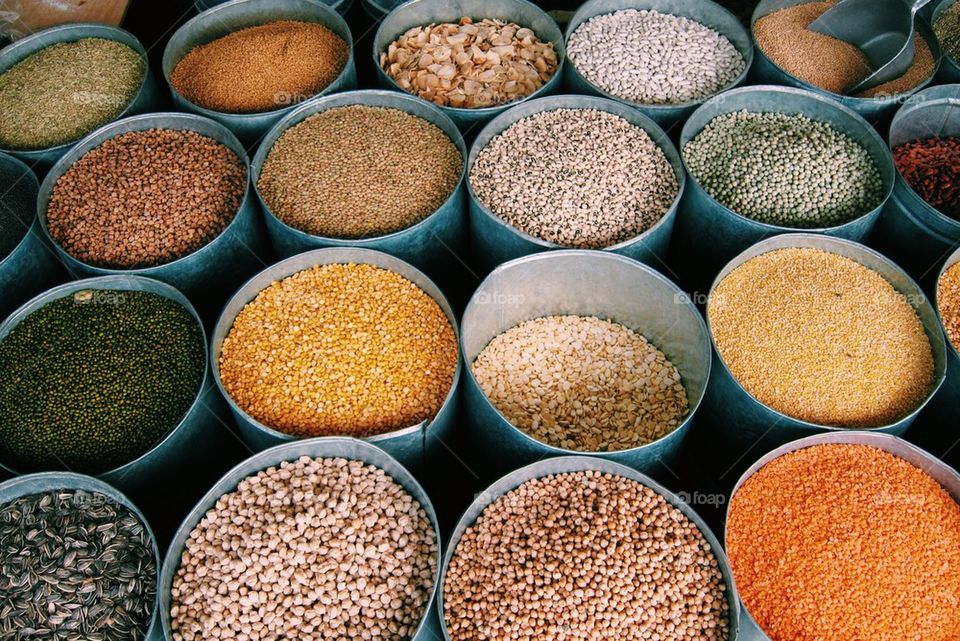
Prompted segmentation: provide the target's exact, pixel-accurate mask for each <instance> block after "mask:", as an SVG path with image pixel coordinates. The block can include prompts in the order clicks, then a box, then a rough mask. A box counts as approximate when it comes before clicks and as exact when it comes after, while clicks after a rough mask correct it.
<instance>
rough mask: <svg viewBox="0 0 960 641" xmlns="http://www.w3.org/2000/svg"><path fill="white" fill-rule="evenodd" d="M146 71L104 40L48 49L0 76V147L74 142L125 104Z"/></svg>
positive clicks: (135, 57)
mask: <svg viewBox="0 0 960 641" xmlns="http://www.w3.org/2000/svg"><path fill="white" fill-rule="evenodd" d="M145 70H146V67H145V64H144V61H143V59H142V58H141V57H140V54H139V53H138V52H137V51H135V50H134V49H131V48H130V47H128V46H127V45H125V44H123V43H121V42H116V41H114V40H106V39H104V38H84V39H83V40H77V41H76V42H64V43H58V44H54V45H50V46H49V47H46V48H45V49H41V50H40V51H38V52H37V53H35V54H33V55H31V56H29V57H27V58H24V59H23V60H21V61H20V62H18V63H17V64H15V65H14V66H13V67H11V68H10V69H8V70H7V71H5V72H4V73H2V74H0V104H2V105H3V110H2V111H0V146H2V147H5V148H7V149H45V148H48V147H55V146H57V145H62V144H65V143H68V142H72V141H74V140H77V139H78V138H80V137H82V136H84V135H85V134H87V133H89V132H91V131H93V130H94V129H96V128H97V127H100V126H101V125H104V124H106V123H108V122H110V121H111V120H113V119H114V118H116V117H117V116H119V115H120V113H121V112H122V111H123V110H124V109H125V108H126V107H127V105H128V104H130V101H131V100H133V98H134V96H135V95H136V93H137V90H138V89H139V88H140V83H141V82H142V80H143V75H144V73H145Z"/></svg>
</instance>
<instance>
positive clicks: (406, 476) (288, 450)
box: [158, 437, 441, 641]
mask: <svg viewBox="0 0 960 641" xmlns="http://www.w3.org/2000/svg"><path fill="white" fill-rule="evenodd" d="M301 457H310V458H344V459H347V460H348V461H360V462H362V463H365V464H367V465H372V466H375V467H377V468H379V469H381V470H383V471H384V472H385V473H386V474H387V475H388V476H390V477H391V478H392V479H393V480H394V481H395V482H396V483H397V484H399V485H400V486H401V487H402V488H403V489H404V490H406V492H407V493H409V494H410V496H411V497H412V498H413V499H415V500H416V501H417V502H418V503H419V504H420V505H421V506H422V508H423V510H424V511H425V512H426V514H427V517H428V519H429V521H430V524H431V525H432V528H433V531H434V534H435V537H436V541H437V550H436V566H437V568H436V573H435V575H434V576H435V577H436V578H435V580H434V582H433V588H432V590H431V593H430V600H429V602H428V606H427V607H426V610H425V612H424V614H423V616H422V617H421V620H420V622H419V624H418V626H417V628H416V632H415V634H413V635H412V636H411V641H431V640H432V639H437V638H439V636H440V633H439V630H438V629H437V627H436V626H437V624H438V622H437V616H436V614H435V612H434V610H433V608H434V607H435V603H436V601H435V599H434V597H433V595H434V593H435V592H436V584H437V582H438V580H439V574H440V558H441V546H440V532H439V525H438V523H437V516H436V513H435V512H434V509H433V505H432V503H431V501H430V497H429V496H428V495H427V493H426V492H425V491H424V489H423V488H422V487H421V485H420V484H419V483H418V482H417V480H416V479H415V478H414V477H413V475H412V474H410V472H408V471H407V469H406V468H405V467H404V466H403V465H402V464H401V463H400V462H398V461H397V460H396V459H395V458H394V457H392V456H390V455H389V454H388V453H387V452H385V451H384V450H382V449H380V448H379V447H376V446H374V445H371V444H370V443H366V442H363V441H359V440H357V439H352V438H335V437H325V438H315V439H308V440H303V441H298V442H296V443H286V444H283V445H277V446H275V447H272V448H270V449H267V450H265V451H263V452H260V453H258V454H254V455H253V456H251V457H250V458H248V459H247V460H245V461H243V462H242V463H240V464H239V465H237V466H236V467H234V468H233V469H232V470H230V471H229V472H227V473H226V474H225V475H224V476H223V478H221V479H220V480H219V481H218V482H217V483H216V484H215V485H214V486H213V487H212V488H211V489H210V491H209V492H207V493H206V494H205V495H204V496H203V498H202V499H200V501H199V502H198V503H197V505H196V507H194V508H193V510H192V511H191V512H190V513H189V514H188V515H187V517H186V518H185V519H184V521H183V524H182V525H181V526H180V529H179V530H178V531H177V534H176V536H175V537H174V538H173V541H172V543H171V544H170V548H169V550H168V551H167V556H166V559H167V561H166V563H165V564H164V566H163V570H162V571H161V574H160V589H159V591H158V594H159V601H160V606H159V607H160V620H161V622H162V627H163V631H164V634H165V635H166V638H168V639H172V638H173V636H172V628H171V615H170V608H171V605H172V598H171V589H172V587H173V583H174V577H175V575H176V573H177V570H178V569H179V567H180V562H181V557H182V555H183V553H184V549H185V546H186V543H187V540H188V539H189V537H190V534H191V532H192V531H193V529H194V527H196V526H197V524H198V523H200V521H201V520H202V519H203V517H204V515H205V514H206V513H207V512H208V510H211V509H212V508H213V507H214V506H215V505H216V504H217V502H218V501H219V500H220V498H221V497H222V496H223V495H224V494H226V493H228V492H233V491H234V490H236V489H237V485H238V484H239V483H240V482H241V481H243V480H244V479H246V478H247V477H250V476H253V475H256V474H257V473H258V472H261V471H263V470H266V469H268V468H273V467H277V466H279V465H280V464H281V463H283V462H285V461H289V462H293V461H296V460H298V459H300V458H301Z"/></svg>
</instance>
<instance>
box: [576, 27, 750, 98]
mask: <svg viewBox="0 0 960 641" xmlns="http://www.w3.org/2000/svg"><path fill="white" fill-rule="evenodd" d="M567 56H568V57H569V58H570V62H571V63H573V65H574V66H575V67H576V69H577V71H578V72H580V75H581V76H583V77H584V79H586V80H587V81H588V82H590V83H592V84H594V85H595V86H597V87H599V88H600V89H602V90H604V91H606V92H607V93H609V94H611V95H613V96H616V97H617V98H622V99H624V100H631V101H633V102H639V103H643V104H648V105H663V104H677V103H684V102H691V101H695V100H702V99H704V98H707V97H708V96H711V95H713V94H715V93H717V92H719V91H722V90H723V89H724V88H725V87H726V86H727V85H729V84H730V83H731V82H733V81H734V80H735V79H736V78H737V76H739V75H740V74H741V73H742V72H743V69H744V67H745V66H746V63H745V61H744V59H743V56H742V55H740V52H739V51H737V48H736V47H734V46H733V44H732V43H731V42H730V40H728V39H727V37H726V36H724V35H723V34H721V33H718V32H717V31H715V30H713V29H711V28H710V27H707V26H705V25H702V24H700V23H699V22H696V21H695V20H691V19H689V18H684V17H681V16H674V15H670V14H664V13H660V12H658V11H646V10H643V11H638V10H636V9H625V10H623V11H616V12H614V13H608V14H603V15H599V16H596V17H593V18H591V19H590V20H587V21H586V22H584V23H583V24H581V25H580V26H579V27H577V29H576V30H575V31H574V32H573V33H572V34H570V38H569V40H568V41H567Z"/></svg>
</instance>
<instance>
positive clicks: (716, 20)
mask: <svg viewBox="0 0 960 641" xmlns="http://www.w3.org/2000/svg"><path fill="white" fill-rule="evenodd" d="M625 9H636V10H638V11H642V10H648V11H658V12H660V13H666V14H669V15H674V16H680V17H683V18H689V19H690V20H693V21H695V22H699V23H700V24H702V25H704V26H706V27H710V28H711V29H713V30H714V31H716V32H718V33H720V34H721V35H723V36H725V37H726V38H727V39H728V40H729V41H730V42H731V43H732V44H733V46H734V47H736V49H737V51H739V52H740V55H741V56H743V60H744V62H745V63H746V64H745V66H744V68H743V72H742V73H741V74H740V75H739V76H737V77H736V78H734V79H733V81H731V82H730V83H728V84H727V86H726V87H724V88H723V89H722V90H721V91H726V90H728V89H733V88H734V87H739V86H740V85H742V84H743V83H744V82H745V81H746V79H747V74H748V73H749V71H750V65H751V64H752V63H753V49H754V46H753V41H752V40H751V38H750V34H749V33H748V32H747V30H746V28H744V26H743V24H741V23H740V21H739V20H738V19H737V17H736V16H735V15H733V14H732V13H730V11H728V10H727V9H726V8H724V7H722V6H721V5H719V4H717V3H716V2H713V1H712V0H693V1H689V0H688V1H686V2H678V1H677V0H588V1H587V2H584V3H583V4H582V5H580V8H579V9H577V12H576V13H575V14H573V17H572V18H570V22H569V23H568V25H567V30H566V32H565V33H564V42H566V43H569V42H570V36H571V34H573V32H574V31H576V30H577V28H578V27H579V26H580V25H582V24H583V23H584V22H587V21H588V20H590V19H591V18H595V17H597V16H601V15H605V14H609V13H614V12H616V11H623V10H625ZM563 80H564V87H565V88H566V89H567V90H568V91H569V92H570V93H576V94H587V95H593V96H601V97H603V98H610V99H611V100H617V101H619V102H622V103H624V104H627V105H630V106H632V107H634V108H636V109H638V110H639V111H640V112H642V113H643V114H644V115H645V116H647V117H649V118H650V119H652V120H653V121H654V122H656V123H657V124H658V125H660V126H661V127H664V128H667V129H669V128H671V126H672V125H675V124H679V123H682V122H683V121H684V120H685V119H686V118H687V117H688V116H689V115H690V114H691V113H693V111H694V110H695V109H696V108H697V107H699V106H700V105H701V104H703V101H704V100H705V99H701V100H693V101H689V102H684V103H679V104H669V105H649V104H643V103H639V102H633V101H631V100H626V99H624V98H618V97H616V96H614V95H613V94H611V93H608V92H607V91H604V90H603V89H601V88H599V87H598V86H596V85H595V84H593V83H591V82H590V81H589V80H587V79H586V78H584V77H583V76H582V75H581V74H580V72H579V71H578V70H577V67H576V65H575V64H574V63H573V61H572V60H567V64H566V68H565V70H564V77H563ZM718 93H720V92H718Z"/></svg>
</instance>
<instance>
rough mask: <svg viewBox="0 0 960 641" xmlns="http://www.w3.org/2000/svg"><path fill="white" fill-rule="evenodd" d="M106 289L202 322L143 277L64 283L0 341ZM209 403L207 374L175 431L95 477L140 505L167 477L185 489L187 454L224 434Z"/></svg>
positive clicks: (170, 291) (14, 318) (12, 323)
mask: <svg viewBox="0 0 960 641" xmlns="http://www.w3.org/2000/svg"><path fill="white" fill-rule="evenodd" d="M105 289H109V290H118V291H139V292H150V293H153V294H158V295H160V296H164V297H165V298H169V299H170V300H172V301H175V302H176V303H178V304H180V305H181V306H182V307H183V308H184V309H186V310H187V311H188V312H189V313H190V315H191V316H193V317H194V318H195V319H196V321H197V324H201V321H200V317H199V316H198V315H197V312H196V311H195V310H194V308H193V306H192V305H191V304H190V301H188V300H187V299H186V297H185V296H184V295H183V294H181V293H180V292H178V291H177V290H176V289H174V288H173V287H171V286H170V285H167V284H165V283H162V282H160V281H156V280H152V279H150V278H144V277H142V276H125V275H113V276H101V277H99V278H88V279H85V280H78V281H73V282H69V283H65V284H63V285H59V286H58V287H54V288H53V289H50V290H48V291H46V292H44V293H43V294H40V295H39V296H37V297H36V298H34V299H32V300H31V301H30V302H28V303H27V304H25V305H24V306H23V307H21V308H20V309H18V310H17V311H16V312H14V313H13V314H11V315H10V317H9V318H7V320H6V321H4V322H3V324H0V341H2V340H3V339H4V338H5V337H6V336H7V335H8V334H9V333H10V332H11V331H13V329H14V328H15V327H16V326H17V325H19V324H20V323H21V322H23V321H24V319H26V318H27V317H28V316H30V315H31V314H32V313H34V312H35V311H37V310H39V309H40V308H41V307H44V306H45V305H47V304H49V303H51V302H53V301H55V300H58V299H60V298H63V297H65V296H71V295H73V294H74V293H76V292H79V291H84V290H105ZM201 326H202V325H201ZM207 351H208V348H207V342H206V332H204V355H205V356H206V354H207ZM211 398H213V399H215V398H216V396H215V390H214V388H213V381H212V378H211V376H210V371H209V369H205V372H204V376H203V381H202V383H201V385H200V389H199V390H198V391H197V395H196V397H195V398H194V401H193V404H192V405H191V406H190V408H189V409H188V410H187V412H186V414H184V416H183V417H182V418H181V419H180V422H179V423H177V424H176V425H175V426H173V428H172V429H171V430H170V431H169V432H168V433H167V435H166V436H165V437H164V438H163V439H162V440H161V441H160V442H158V443H156V444H155V445H154V446H153V447H152V448H151V449H150V450H148V451H146V452H144V453H143V454H141V455H140V456H139V457H138V458H136V459H134V460H132V461H129V462H127V463H125V464H124V465H121V466H120V467H117V468H114V469H112V470H107V471H105V472H102V473H100V474H97V477H98V478H100V479H102V480H103V481H105V482H107V483H110V484H112V485H114V486H116V487H118V488H120V489H122V490H123V491H124V492H127V493H129V494H132V495H134V496H136V497H137V498H138V500H141V499H143V498H144V497H146V496H151V495H152V494H153V493H154V491H155V490H156V489H157V488H158V487H167V488H168V489H169V487H170V486H171V477H175V478H176V479H177V483H187V484H189V482H190V480H191V479H192V478H193V477H194V472H195V471H194V470H191V469H190V468H189V467H185V469H181V466H183V463H184V461H185V460H186V458H187V457H188V456H190V455H191V453H196V452H204V450H205V448H207V447H210V446H211V444H212V443H215V442H216V440H217V439H218V438H220V437H222V436H223V435H224V429H225V428H224V427H223V426H222V422H221V421H220V419H219V418H218V416H217V414H216V405H215V403H211V402H210V399H211ZM204 456H205V457H207V456H209V454H207V453H204ZM0 468H2V469H5V470H7V471H8V472H10V473H11V474H14V475H16V474H20V473H23V472H25V471H30V470H17V469H13V468H12V467H11V466H10V465H9V463H8V462H7V461H0Z"/></svg>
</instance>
